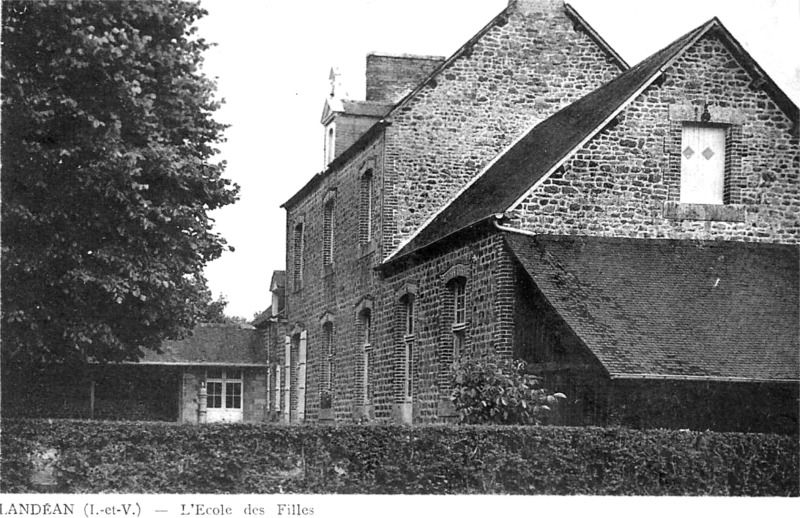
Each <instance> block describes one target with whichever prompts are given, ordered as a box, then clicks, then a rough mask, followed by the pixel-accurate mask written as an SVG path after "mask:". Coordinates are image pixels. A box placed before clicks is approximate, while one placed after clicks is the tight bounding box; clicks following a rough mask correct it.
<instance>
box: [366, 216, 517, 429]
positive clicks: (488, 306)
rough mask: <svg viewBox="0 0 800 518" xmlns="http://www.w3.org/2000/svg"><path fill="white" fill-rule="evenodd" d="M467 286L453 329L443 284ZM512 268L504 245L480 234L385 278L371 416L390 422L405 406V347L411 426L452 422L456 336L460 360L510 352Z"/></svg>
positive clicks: (449, 301) (448, 295)
mask: <svg viewBox="0 0 800 518" xmlns="http://www.w3.org/2000/svg"><path fill="white" fill-rule="evenodd" d="M456 278H462V279H464V281H466V301H467V305H466V315H465V325H464V327H463V328H461V329H458V328H456V329H457V330H454V328H453V313H452V311H453V303H452V294H451V293H450V287H449V286H448V284H449V283H450V282H451V281H453V280H454V279H456ZM513 285H514V266H513V264H512V262H511V258H510V256H509V255H508V254H507V253H506V251H505V250H504V249H503V242H502V237H500V236H499V235H497V234H488V235H487V234H486V233H485V232H484V233H479V234H476V235H474V236H472V237H471V238H469V239H465V240H464V241H462V242H461V243H460V244H459V245H458V246H455V247H452V248H450V249H447V250H443V251H441V253H437V254H435V255H432V256H431V257H430V258H429V259H427V260H425V261H422V262H421V263H420V264H416V265H410V266H408V267H407V268H404V269H402V270H401V271H398V272H396V273H391V274H389V275H387V277H386V281H385V282H384V284H383V285H382V292H381V297H380V299H379V305H378V313H377V319H376V323H378V327H377V329H376V335H377V336H378V337H379V340H378V345H377V350H376V367H375V369H376V370H375V375H374V379H375V380H376V386H375V416H376V417H377V418H382V419H389V418H391V417H392V416H393V412H395V411H396V410H395V409H396V408H397V407H398V405H401V404H403V403H405V402H407V399H406V398H405V394H404V392H403V390H402V389H403V382H404V381H406V380H405V372H406V370H405V361H406V356H405V345H406V342H407V341H411V342H412V344H413V354H412V358H411V365H412V372H413V375H412V380H411V381H412V387H413V388H412V391H411V398H410V401H411V420H412V421H413V422H430V421H435V420H437V419H440V418H441V419H447V418H449V417H451V416H452V409H451V408H449V405H448V398H449V396H450V392H451V389H452V387H451V384H450V367H451V365H452V363H453V360H454V359H455V358H454V346H455V339H456V337H455V334H456V332H463V341H462V343H461V354H462V355H466V356H471V357H480V356H484V355H487V354H498V355H510V354H511V352H512V349H513V327H514V322H513V317H514V314H513V306H514V300H513V298H514V289H513ZM408 293H410V294H411V295H412V296H413V299H414V333H413V335H412V336H409V335H408V334H407V333H406V332H405V329H406V326H405V322H404V319H405V314H404V307H403V304H402V302H401V298H402V297H403V296H405V295H406V294H408Z"/></svg>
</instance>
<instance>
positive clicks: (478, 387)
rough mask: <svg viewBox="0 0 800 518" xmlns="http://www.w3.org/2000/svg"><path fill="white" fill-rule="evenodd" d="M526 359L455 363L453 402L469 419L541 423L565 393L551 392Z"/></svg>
mask: <svg viewBox="0 0 800 518" xmlns="http://www.w3.org/2000/svg"><path fill="white" fill-rule="evenodd" d="M526 369H527V364H526V363H525V362H524V361H523V360H514V359H509V358H503V359H489V360H487V359H463V360H461V361H460V362H456V363H454V364H453V371H452V376H453V385H454V389H453V395H452V398H451V399H452V400H453V404H454V405H455V407H456V410H457V411H458V412H459V414H461V421H462V422H465V423H497V424H539V423H541V422H542V420H543V414H544V412H550V411H552V410H553V409H554V408H555V406H556V405H557V404H558V400H559V399H564V398H565V396H564V394H561V393H560V392H559V393H555V394H548V392H547V390H545V389H543V388H540V387H539V378H538V377H536V376H534V375H533V374H528V373H527V372H526Z"/></svg>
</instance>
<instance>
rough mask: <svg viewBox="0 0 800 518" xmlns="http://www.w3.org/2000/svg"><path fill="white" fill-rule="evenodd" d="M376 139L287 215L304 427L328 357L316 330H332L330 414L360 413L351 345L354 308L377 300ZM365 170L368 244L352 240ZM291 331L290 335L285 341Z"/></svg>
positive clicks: (356, 356)
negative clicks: (368, 175) (296, 282)
mask: <svg viewBox="0 0 800 518" xmlns="http://www.w3.org/2000/svg"><path fill="white" fill-rule="evenodd" d="M383 162H384V161H383V139H382V138H380V137H379V138H377V139H376V140H375V141H374V142H373V143H372V144H371V145H370V146H368V147H367V148H366V149H365V150H364V151H362V152H361V153H360V154H358V155H356V157H354V158H353V159H352V160H350V161H349V162H348V163H347V164H345V165H344V166H343V167H341V168H339V169H338V170H336V171H335V172H333V173H332V174H330V175H328V176H327V177H326V178H325V179H324V180H323V181H322V183H321V184H320V185H319V186H318V188H317V189H316V190H315V191H313V193H311V194H310V195H309V196H307V197H306V198H304V199H303V200H302V201H300V202H299V203H297V204H296V205H294V206H292V207H291V208H289V212H288V214H287V244H288V246H287V258H286V259H287V260H286V264H287V266H288V270H287V280H288V282H287V307H286V311H287V313H286V314H287V318H288V322H287V327H288V329H290V330H294V331H297V330H306V331H307V333H308V342H307V378H306V409H305V416H306V419H307V420H315V419H317V416H318V412H319V397H320V392H321V390H322V389H323V388H325V387H324V386H323V384H324V379H323V376H322V374H323V372H326V371H327V370H328V369H327V362H328V354H327V351H325V348H324V347H323V342H324V340H323V339H324V333H323V324H324V323H325V322H331V323H332V324H333V342H334V358H333V372H334V373H335V381H334V383H333V408H334V411H335V415H336V418H337V419H339V420H342V419H354V418H357V417H358V415H359V414H360V413H361V412H363V401H361V399H363V398H361V399H359V397H358V396H359V379H358V377H359V373H360V372H361V368H360V365H361V364H362V363H363V351H362V349H363V347H362V344H360V343H357V336H358V334H359V333H358V329H357V318H356V314H355V313H356V307H357V305H358V304H359V303H360V302H361V301H362V300H364V299H365V298H371V297H376V296H377V291H378V280H377V273H376V272H375V270H374V267H375V266H377V265H378V263H379V262H380V259H381V258H380V254H379V253H378V250H379V249H380V247H379V244H378V239H379V238H380V236H381V225H382V203H381V201H382V199H383V194H382V191H383ZM370 169H371V170H372V174H373V182H372V192H371V198H372V225H371V236H370V240H369V241H368V242H363V241H364V240H363V239H361V238H360V237H359V216H360V202H359V200H360V195H361V191H360V188H361V177H362V176H363V174H364V173H365V172H366V171H368V170H370ZM332 198H333V199H335V201H334V210H333V255H332V257H333V261H332V264H331V265H328V266H326V265H323V253H322V251H323V242H322V241H323V240H322V226H323V205H324V203H325V202H326V201H330V200H331V199H332ZM298 221H302V222H303V223H304V233H305V245H304V250H303V272H302V278H303V284H302V288H301V289H299V290H295V287H294V286H293V284H292V282H291V280H292V278H293V276H294V268H295V266H294V265H295V261H294V259H295V258H294V250H293V247H292V246H291V243H292V241H291V239H292V231H293V229H294V228H295V225H296V223H297V222H298ZM294 331H290V333H293V332H294ZM292 391H293V397H292V406H293V410H294V408H295V407H296V403H297V402H296V397H294V394H295V393H296V379H293V388H292Z"/></svg>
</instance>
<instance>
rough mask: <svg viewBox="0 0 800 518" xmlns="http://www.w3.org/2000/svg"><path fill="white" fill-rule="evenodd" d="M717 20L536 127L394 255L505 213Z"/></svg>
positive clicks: (421, 246) (399, 254)
mask: <svg viewBox="0 0 800 518" xmlns="http://www.w3.org/2000/svg"><path fill="white" fill-rule="evenodd" d="M711 23H713V20H712V21H710V22H707V23H705V24H703V25H702V26H700V27H698V28H697V29H695V30H693V31H691V32H689V33H688V34H686V35H684V36H683V37H681V38H679V39H678V40H677V41H675V42H673V43H672V44H671V45H669V46H668V47H666V48H665V49H662V50H661V51H659V52H657V53H656V54H654V55H652V56H650V57H649V58H647V59H646V60H644V61H642V62H641V63H639V64H638V65H637V66H635V67H633V68H631V69H629V70H627V71H626V72H624V73H623V74H621V75H620V76H619V77H617V78H616V79H613V80H611V81H609V82H608V83H606V84H605V85H603V86H601V87H600V88H598V89H597V90H595V91H593V92H591V93H589V94H587V95H586V96H584V97H582V98H581V99H579V100H577V101H575V102H574V103H572V104H570V105H569V106H567V107H565V108H562V109H561V110H559V111H558V112H556V113H555V114H554V115H552V116H551V117H550V118H548V119H546V120H544V121H542V122H541V123H539V124H538V125H536V126H534V127H533V128H532V129H531V130H530V131H529V132H528V133H527V134H526V135H525V136H523V137H522V138H521V139H520V140H518V141H517V142H516V143H514V144H512V145H511V147H509V148H508V149H507V150H506V151H505V152H504V153H502V154H501V155H500V156H499V157H498V158H497V159H496V160H495V161H494V162H493V163H491V164H490V165H489V166H488V167H487V169H486V170H484V172H483V173H482V174H481V175H479V176H477V177H476V179H475V180H474V181H473V182H472V183H471V184H469V185H468V186H467V188H466V189H465V190H463V191H462V192H461V194H460V195H459V196H457V197H456V198H454V199H453V200H452V201H451V202H450V204H449V205H446V206H445V207H444V209H443V210H442V211H440V212H439V213H438V214H437V215H436V216H434V217H433V218H432V219H431V220H429V221H428V222H427V223H426V224H425V225H424V226H423V227H421V229H420V230H419V231H418V233H417V234H416V235H414V236H412V238H411V239H410V240H409V242H408V243H406V245H405V246H404V247H402V248H401V249H400V250H399V251H398V252H396V253H395V254H394V256H392V257H390V258H389V259H394V258H399V257H402V256H404V255H408V254H410V253H413V252H415V251H417V250H420V249H422V248H424V247H426V246H428V245H430V244H432V243H434V242H436V241H438V240H440V239H442V238H444V237H446V236H448V235H450V234H452V233H454V232H457V231H459V230H461V229H463V228H466V227H469V226H471V225H474V224H475V223H478V222H480V221H482V220H484V219H486V218H488V217H490V216H492V215H493V214H497V213H502V212H505V211H506V210H507V209H508V208H509V207H510V206H511V205H512V204H513V203H514V202H515V201H516V200H517V199H519V197H520V196H522V195H523V194H525V193H526V192H528V190H530V189H531V188H532V187H533V186H534V185H535V184H536V182H537V181H539V180H540V179H542V178H543V177H544V176H545V175H546V174H547V173H548V172H550V171H551V170H552V169H553V168H555V167H557V166H558V165H559V164H560V162H561V161H562V160H563V159H565V158H566V157H568V156H569V154H570V153H571V152H572V151H573V150H574V149H575V148H577V147H578V146H580V145H581V144H582V143H583V142H584V141H585V140H586V139H587V138H588V137H590V136H591V135H592V134H593V133H595V132H597V131H599V130H600V129H602V127H603V126H605V125H606V124H607V123H608V122H610V119H611V118H613V116H614V115H615V114H616V113H617V112H618V111H619V109H620V108H621V107H622V106H624V104H625V103H626V101H629V100H630V99H631V98H632V97H633V96H635V95H636V94H637V93H638V92H639V91H641V89H642V88H643V87H644V86H645V85H647V84H649V83H650V82H652V81H653V80H654V79H655V77H657V74H659V71H660V70H661V69H662V68H663V67H664V66H666V64H667V63H669V62H670V61H671V60H672V59H673V58H675V56H677V55H678V53H679V52H680V51H681V50H682V49H684V48H685V47H686V46H687V45H688V44H689V43H690V42H692V41H694V40H695V38H697V37H698V36H699V35H700V34H701V33H702V32H704V31H705V30H706V29H707V28H708V26H709V25H710V24H711Z"/></svg>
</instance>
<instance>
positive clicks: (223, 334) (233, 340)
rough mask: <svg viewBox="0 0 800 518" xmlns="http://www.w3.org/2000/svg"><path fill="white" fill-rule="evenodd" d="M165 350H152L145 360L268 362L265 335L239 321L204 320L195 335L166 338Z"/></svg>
mask: <svg viewBox="0 0 800 518" xmlns="http://www.w3.org/2000/svg"><path fill="white" fill-rule="evenodd" d="M161 350H162V352H163V354H158V353H156V352H155V351H151V350H148V351H146V352H145V355H144V358H142V360H141V361H140V362H139V363H141V364H182V365H239V366H245V365H267V352H266V348H265V347H264V346H263V345H262V344H261V335H260V333H259V331H258V330H256V329H254V328H252V327H242V326H241V325H239V324H200V325H198V326H197V327H195V328H194V331H193V334H192V336H189V337H187V338H185V339H183V340H177V341H176V340H166V341H165V342H164V343H163V344H162V345H161Z"/></svg>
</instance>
